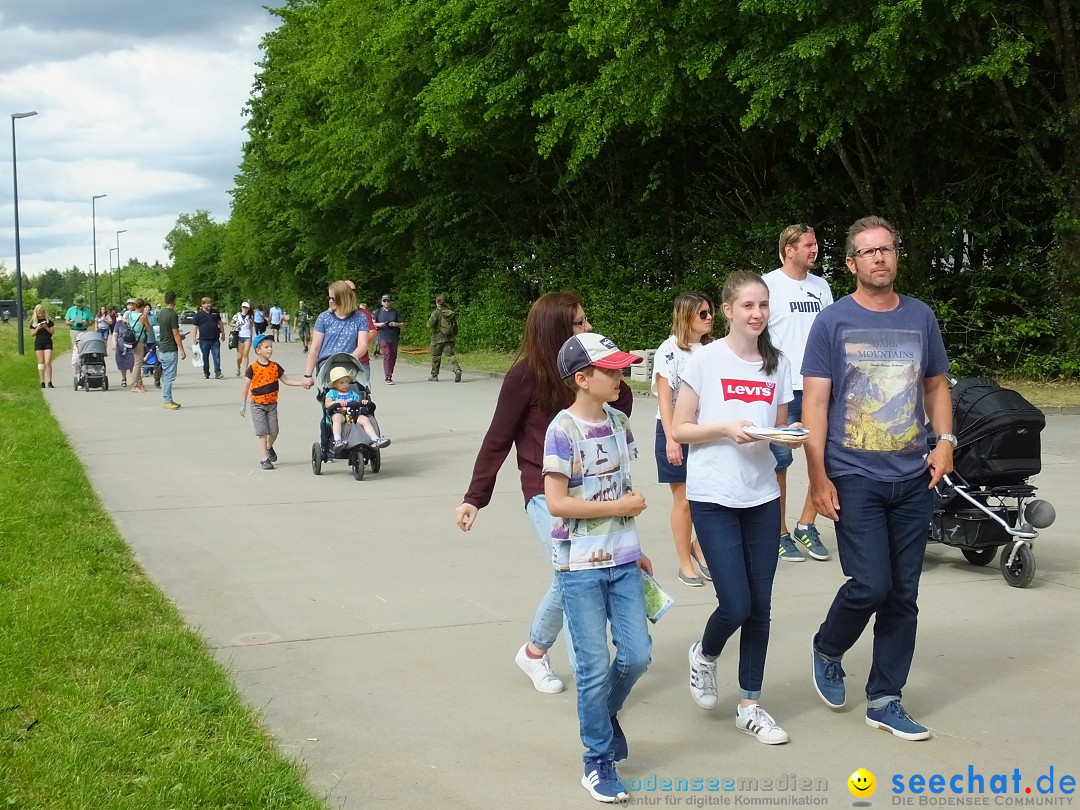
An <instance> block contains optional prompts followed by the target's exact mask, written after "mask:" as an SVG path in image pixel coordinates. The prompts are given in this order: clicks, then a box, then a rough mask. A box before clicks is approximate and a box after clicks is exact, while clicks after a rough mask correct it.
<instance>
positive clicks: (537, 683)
mask: <svg viewBox="0 0 1080 810" xmlns="http://www.w3.org/2000/svg"><path fill="white" fill-rule="evenodd" d="M527 648H528V645H527V644H522V645H521V649H520V650H518V651H517V655H515V656H514V662H515V663H516V664H517V665H518V666H519V667H520V668H521V671H522V672H524V673H525V674H526V675H528V676H529V680H531V681H532V683H533V687H534V688H535V689H536V691H537V692H543V693H544V694H545V695H555V694H558V693H559V692H561V691H562V690H563V682H562V681H561V680H559V677H558V676H557V675H556V674H555V673H554V672H552V671H551V662H550V661H549V660H548V657H547V653H544V655H543V657H541V658H530V657H529V653H528V651H527Z"/></svg>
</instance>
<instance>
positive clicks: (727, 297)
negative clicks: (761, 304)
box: [720, 270, 780, 374]
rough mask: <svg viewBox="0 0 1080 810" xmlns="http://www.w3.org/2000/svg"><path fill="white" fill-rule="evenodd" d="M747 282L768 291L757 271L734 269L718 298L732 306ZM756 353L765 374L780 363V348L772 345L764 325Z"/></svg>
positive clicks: (729, 323) (729, 328)
mask: <svg viewBox="0 0 1080 810" xmlns="http://www.w3.org/2000/svg"><path fill="white" fill-rule="evenodd" d="M747 284H759V285H760V286H762V287H764V288H765V291H766V292H768V291H769V287H768V285H767V284H766V283H765V282H764V281H763V280H762V278H761V276H759V275H758V274H757V273H751V272H750V271H749V270H736V271H735V272H734V273H732V274H731V275H730V276H728V277H727V281H725V282H724V289H723V292H721V293H720V299H721V300H722V301H723V302H724V303H725V304H727V305H728V306H729V307H730V306H734V304H735V299H736V298H738V297H739V290H741V289H742V288H743V287H745V286H746V285H747ZM730 331H731V322H730V321H729V322H728V332H730ZM757 348H758V353H759V354H760V355H761V370H762V371H764V372H765V373H766V374H772V373H774V372H775V371H776V368H777V366H779V365H780V350H779V349H777V348H776V346H774V345H773V342H772V337H771V336H770V335H769V327H768V325H766V326H765V328H764V329H762V330H761V334H760V335H758V339H757Z"/></svg>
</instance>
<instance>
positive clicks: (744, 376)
mask: <svg viewBox="0 0 1080 810" xmlns="http://www.w3.org/2000/svg"><path fill="white" fill-rule="evenodd" d="M683 383H684V384H686V385H689V386H690V387H691V388H693V389H694V391H696V392H697V395H698V412H697V419H696V421H697V423H698V424H699V425H706V424H712V423H714V422H726V421H729V420H731V419H748V420H750V421H751V422H752V423H753V424H755V425H757V426H759V427H768V426H772V425H775V424H776V409H777V408H778V407H779V406H780V405H786V404H787V403H789V402H791V399H792V394H791V391H792V389H791V373H790V371H789V370H788V361H787V358H786V357H784V356H783V355H781V356H780V363H779V365H778V366H777V368H776V371H775V372H773V373H772V374H766V373H765V372H764V371H762V370H761V362H760V361H754V362H747V361H746V360H743V359H742V358H740V357H739V356H738V355H736V354H735V352H733V351H732V350H731V348H730V347H729V346H728V345H727V341H726V340H717V341H714V342H712V343H710V344H709V345H708V346H704V347H702V349H701V350H700V351H697V352H694V356H693V357H692V358H691V359H690V364H689V365H688V366H687V368H686V376H685V377H684V378H683ZM775 467H776V460H775V459H774V458H773V455H772V453H771V452H770V451H769V443H768V442H767V441H757V442H750V443H749V444H742V445H739V444H736V443H735V442H734V441H733V440H731V439H716V440H713V441H710V442H702V443H699V444H691V445H690V454H689V456H688V457H687V460H686V498H687V500H690V501H703V502H707V503H718V504H720V505H721V506H727V507H730V508H732V509H745V508H748V507H751V506H760V505H761V504H763V503H768V502H769V501H771V500H773V499H774V498H779V497H780V485H779V484H778V483H777V482H776V472H775Z"/></svg>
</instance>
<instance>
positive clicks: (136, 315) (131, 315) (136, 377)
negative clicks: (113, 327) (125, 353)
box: [125, 298, 154, 394]
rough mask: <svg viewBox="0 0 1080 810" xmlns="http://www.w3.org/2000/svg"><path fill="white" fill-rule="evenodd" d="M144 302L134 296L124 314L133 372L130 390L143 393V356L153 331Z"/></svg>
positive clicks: (144, 388)
mask: <svg viewBox="0 0 1080 810" xmlns="http://www.w3.org/2000/svg"><path fill="white" fill-rule="evenodd" d="M145 309H146V302H145V301H144V300H143V299H141V298H136V299H135V300H134V301H133V302H132V307H131V310H129V311H128V313H127V315H126V316H125V317H126V319H127V326H128V331H127V335H128V337H127V341H128V345H129V346H130V347H131V355H132V370H133V372H134V374H133V377H132V381H131V388H130V391H131V392H132V393H133V394H145V393H146V386H145V385H144V384H143V374H142V367H143V358H144V357H145V356H146V346H147V344H148V343H149V341H150V336H151V335H152V334H153V333H154V327H153V326H151V324H150V318H149V317H148V316H147V314H146V312H145V311H144V310H145Z"/></svg>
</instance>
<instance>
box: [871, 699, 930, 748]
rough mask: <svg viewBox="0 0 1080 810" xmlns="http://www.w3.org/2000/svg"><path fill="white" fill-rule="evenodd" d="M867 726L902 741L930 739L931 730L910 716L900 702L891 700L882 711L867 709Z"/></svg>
mask: <svg viewBox="0 0 1080 810" xmlns="http://www.w3.org/2000/svg"><path fill="white" fill-rule="evenodd" d="M866 725H868V726H870V728H880V729H881V730H882V731H888V732H889V733H891V734H893V735H895V736H897V737H899V738H900V739H901V740H929V739H930V730H929V729H927V727H926V726H924V725H923V724H922V723H920V722H918V721H917V720H916V719H915V718H914V717H912V716H911V715H910V714H908V713H907V712H906V711H905V710H904V707H903V706H901V705H900V701H899V700H890V701H889V702H888V703H886V704H885V705H884V706H882V707H881V708H880V709H867V710H866Z"/></svg>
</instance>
